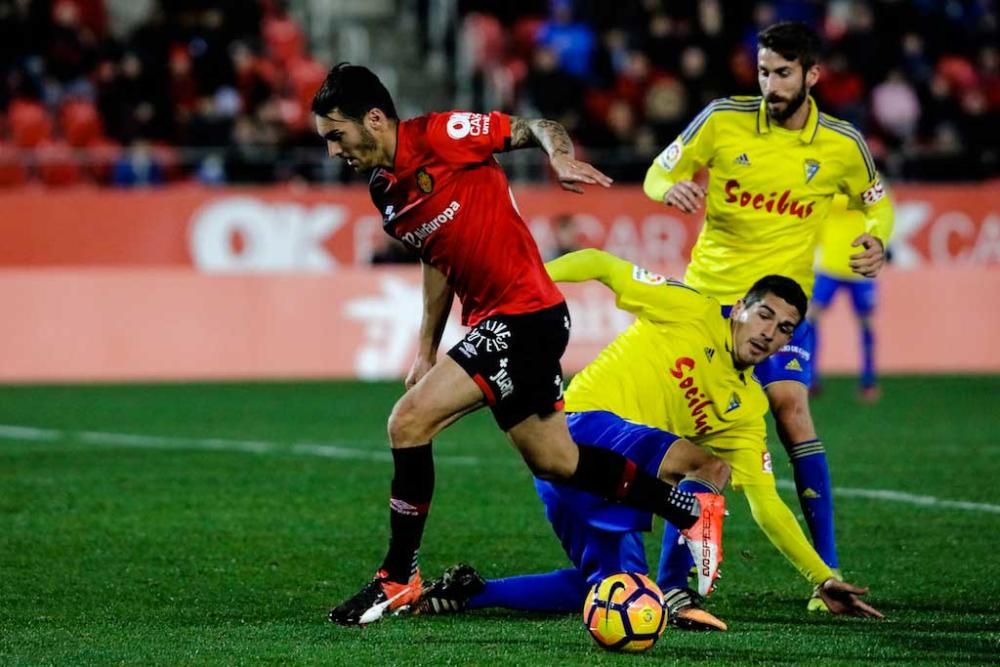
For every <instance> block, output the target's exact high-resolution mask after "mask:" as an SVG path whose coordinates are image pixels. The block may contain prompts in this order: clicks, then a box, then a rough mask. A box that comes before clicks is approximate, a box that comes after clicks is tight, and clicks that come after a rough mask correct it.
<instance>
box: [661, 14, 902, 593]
mask: <svg viewBox="0 0 1000 667" xmlns="http://www.w3.org/2000/svg"><path fill="white" fill-rule="evenodd" d="M819 51H820V42H819V38H818V37H817V35H816V33H815V32H814V31H813V30H812V29H811V28H809V27H808V26H806V25H804V24H801V23H788V22H786V23H778V24H775V25H772V26H770V27H768V28H767V29H765V30H764V31H762V32H761V33H760V34H759V35H758V51H757V78H758V82H759V84H760V90H761V93H762V95H761V96H759V97H731V98H725V99H719V100H715V101H714V102H712V103H711V104H709V105H708V106H707V107H706V108H705V109H704V110H703V111H702V112H701V113H700V114H698V116H697V117H696V118H695V119H694V120H693V121H691V124H690V125H688V127H687V128H686V129H685V130H684V132H683V133H682V134H681V135H680V136H679V137H678V138H677V139H676V140H675V141H674V142H673V143H672V144H670V145H669V146H668V147H667V148H666V149H665V150H664V151H663V152H662V153H661V154H660V155H659V156H658V157H657V158H656V160H655V161H654V162H653V164H652V165H651V166H650V168H649V171H648V172H647V174H646V180H645V182H644V184H643V189H644V191H645V193H646V195H647V196H649V197H650V198H651V199H654V200H656V201H661V202H663V203H665V204H667V205H668V206H675V207H677V208H679V209H680V210H682V211H684V212H685V213H693V212H695V211H696V210H698V209H700V208H701V206H702V204H703V203H704V204H705V208H706V212H705V224H704V227H703V228H702V230H701V233H700V234H699V236H698V240H697V242H696V243H695V246H694V250H693V251H692V253H691V263H690V265H689V266H688V270H687V274H686V275H685V278H684V280H685V282H686V283H687V284H689V285H690V286H692V287H694V288H696V289H698V290H699V291H701V292H702V293H704V294H707V295H709V296H713V297H715V298H716V299H718V300H719V301H720V302H721V303H722V304H724V305H727V306H728V305H731V304H734V303H735V302H736V301H737V300H738V299H739V298H740V297H741V296H742V295H743V293H744V292H745V290H746V289H747V287H748V286H749V285H752V284H753V283H754V282H755V281H756V280H757V279H758V278H760V277H761V276H764V275H767V274H773V273H780V274H783V275H787V276H789V277H791V278H793V279H794V280H795V281H796V282H798V283H799V285H801V286H802V288H803V290H804V291H805V292H806V294H807V295H808V294H811V292H812V286H813V259H814V251H815V247H816V239H817V232H818V229H819V226H820V223H821V222H822V221H823V220H824V219H825V218H826V217H827V215H828V214H829V212H830V207H831V204H832V201H833V197H834V195H836V194H838V193H840V194H845V195H847V196H848V198H849V200H850V206H851V207H852V208H857V209H860V210H861V211H862V212H863V214H864V216H865V233H863V234H861V235H860V236H858V237H857V238H856V239H855V240H854V242H853V245H854V246H855V247H856V248H857V250H858V252H857V253H856V254H854V255H853V256H852V258H851V269H852V270H853V271H854V272H855V273H858V274H859V275H862V276H865V277H874V276H875V275H876V274H877V273H878V272H879V270H880V269H881V268H882V265H883V263H884V261H885V246H886V243H887V241H888V239H889V235H890V233H891V231H892V224H893V211H892V204H891V203H890V201H889V198H888V197H887V196H886V193H885V190H884V189H883V186H882V183H881V180H880V178H879V175H878V172H877V171H876V169H875V163H874V161H873V160H872V157H871V153H870V152H869V150H868V147H867V146H866V144H865V141H864V139H863V138H862V136H861V134H860V133H859V132H858V131H857V130H856V129H855V128H854V127H853V126H851V125H850V124H849V123H846V122H844V121H841V120H838V119H836V118H833V117H831V116H828V115H827V114H824V113H821V112H820V111H819V109H818V108H817V106H816V102H815V100H813V98H812V97H811V96H810V95H809V91H810V89H811V88H812V87H813V86H814V85H816V83H817V81H818V80H819V76H820V69H819V64H818V58H819ZM706 167H707V168H708V170H709V179H708V186H707V188H705V189H703V188H702V187H701V186H699V185H698V184H696V183H695V182H693V181H692V180H691V179H692V177H693V175H694V173H695V172H696V171H698V170H700V169H702V168H706ZM813 344H814V341H813V330H812V327H811V326H810V325H809V324H808V323H805V324H804V325H802V326H799V327H798V328H797V329H796V332H795V336H794V338H793V339H792V340H791V341H790V342H789V344H788V345H787V346H785V348H783V349H782V350H781V351H780V352H779V353H778V354H775V355H773V356H772V357H771V358H770V359H768V360H767V361H765V362H764V363H763V364H761V365H758V366H757V368H756V371H755V373H756V375H757V377H758V379H759V380H760V381H761V384H763V385H764V388H765V391H766V393H767V398H768V401H769V403H770V407H771V411H772V413H773V414H774V417H775V422H776V423H777V428H778V435H779V436H780V438H781V441H782V444H783V445H784V446H785V449H786V451H787V452H788V454H789V457H790V458H791V461H792V466H793V468H794V471H795V484H796V488H797V490H798V495H799V501H800V503H801V505H802V510H803V514H804V515H805V517H806V522H807V523H808V525H809V530H810V533H811V535H812V538H813V544H814V545H815V547H816V550H817V551H818V552H819V554H820V555H821V556H822V557H823V560H824V561H825V562H826V563H827V564H828V565H829V566H830V567H831V568H834V569H835V570H836V569H837V568H838V562H837V551H836V542H835V540H834V526H833V498H832V496H831V483H830V473H829V468H828V466H827V462H826V452H825V450H824V449H823V444H822V442H821V441H820V440H819V438H818V437H817V434H816V429H815V426H814V425H813V420H812V416H811V415H810V413H809V384H810V380H811V375H812V353H813ZM809 608H810V609H814V610H823V609H825V605H823V603H822V601H821V600H819V599H818V598H815V597H814V598H813V599H811V600H810V602H809Z"/></svg>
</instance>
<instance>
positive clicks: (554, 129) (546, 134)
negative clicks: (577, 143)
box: [510, 116, 574, 158]
mask: <svg viewBox="0 0 1000 667" xmlns="http://www.w3.org/2000/svg"><path fill="white" fill-rule="evenodd" d="M529 146H540V147H541V148H542V150H544V151H545V152H546V153H548V154H549V157H550V158H554V157H555V156H557V155H566V156H568V157H573V154H574V152H573V141H572V140H571V139H570V138H569V134H568V133H567V132H566V128H565V127H563V126H562V125H561V124H560V123H557V122H556V121H554V120H546V119H544V118H521V117H520V116H511V118H510V147H511V150H515V149H518V148H527V147H529Z"/></svg>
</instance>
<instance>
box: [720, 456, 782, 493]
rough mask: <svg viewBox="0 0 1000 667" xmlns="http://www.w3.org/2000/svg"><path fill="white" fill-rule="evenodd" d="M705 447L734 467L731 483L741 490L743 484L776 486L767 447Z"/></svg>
mask: <svg viewBox="0 0 1000 667" xmlns="http://www.w3.org/2000/svg"><path fill="white" fill-rule="evenodd" d="M705 449H707V450H709V451H710V452H712V454H715V455H716V456H718V457H719V458H720V459H722V460H723V461H725V462H726V463H728V464H729V467H730V468H732V469H733V477H732V481H731V484H732V486H733V488H734V489H736V490H737V491H739V490H740V489H741V488H742V487H743V486H749V485H751V484H760V485H765V486H774V470H773V468H772V465H771V453H770V452H769V451H767V450H766V449H716V448H714V447H706V448H705Z"/></svg>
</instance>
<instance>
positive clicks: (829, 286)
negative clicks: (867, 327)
mask: <svg viewBox="0 0 1000 667" xmlns="http://www.w3.org/2000/svg"><path fill="white" fill-rule="evenodd" d="M876 284H877V283H876V282H875V281H874V280H860V279H859V280H844V279H842V278H834V277H833V276H829V275H827V274H825V273H816V284H815V285H813V297H812V300H813V303H815V304H816V305H818V306H819V307H821V308H829V307H830V304H831V303H832V302H833V297H834V296H836V294H837V292H838V291H839V290H840V289H845V290H847V291H848V292H850V293H851V305H853V306H854V313H855V314H856V315H858V316H859V317H868V316H869V315H871V314H872V313H873V312H874V311H875V303H876V299H877V294H878V293H877V289H876V287H875V286H876Z"/></svg>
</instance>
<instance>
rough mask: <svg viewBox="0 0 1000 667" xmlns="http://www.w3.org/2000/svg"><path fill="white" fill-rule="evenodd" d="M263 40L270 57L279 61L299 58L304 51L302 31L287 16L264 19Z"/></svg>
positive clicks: (285, 61)
mask: <svg viewBox="0 0 1000 667" xmlns="http://www.w3.org/2000/svg"><path fill="white" fill-rule="evenodd" d="M264 41H265V43H266V44H267V48H268V50H269V51H270V53H271V57H272V58H274V59H275V60H277V61H278V62H280V63H289V62H291V61H293V60H295V59H296V58H301V57H302V54H303V53H304V51H305V49H304V48H303V46H304V44H305V40H304V39H303V37H302V31H301V30H300V29H299V26H298V24H296V23H295V21H292V20H291V19H289V18H287V17H286V18H268V19H265V20H264Z"/></svg>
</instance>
